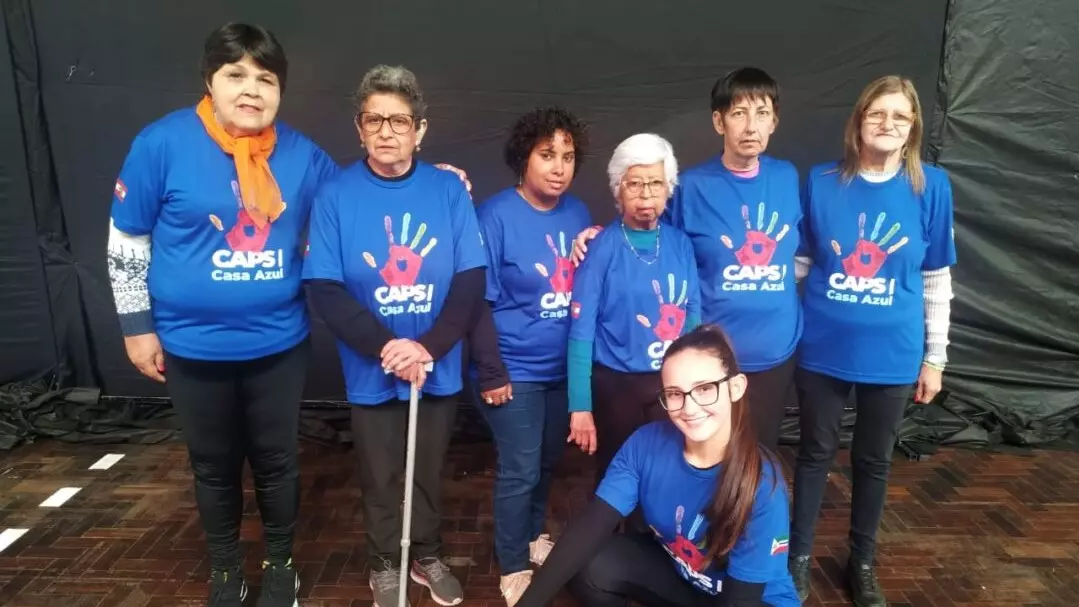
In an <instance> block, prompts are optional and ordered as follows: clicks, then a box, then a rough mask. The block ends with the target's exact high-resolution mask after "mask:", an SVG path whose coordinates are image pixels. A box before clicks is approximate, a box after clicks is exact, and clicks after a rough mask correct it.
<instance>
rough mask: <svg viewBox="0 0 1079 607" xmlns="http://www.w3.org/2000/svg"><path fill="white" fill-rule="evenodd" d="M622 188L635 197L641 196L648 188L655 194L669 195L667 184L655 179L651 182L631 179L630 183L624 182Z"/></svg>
mask: <svg viewBox="0 0 1079 607" xmlns="http://www.w3.org/2000/svg"><path fill="white" fill-rule="evenodd" d="M622 187H624V188H625V189H626V193H628V194H632V195H634V196H637V195H639V194H640V193H641V192H643V191H644V189H645V188H648V190H649V191H650V192H652V193H653V194H665V193H667V182H666V181H664V180H662V179H653V180H651V181H645V180H643V179H630V180H629V181H623V182H622Z"/></svg>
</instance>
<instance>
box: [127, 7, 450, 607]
mask: <svg viewBox="0 0 1079 607" xmlns="http://www.w3.org/2000/svg"><path fill="white" fill-rule="evenodd" d="M287 75H288V60H287V58H286V55H285V52H284V50H283V49H282V48H281V45H280V44H279V43H278V41H277V40H276V39H275V38H274V36H273V34H271V33H270V32H268V31H266V30H265V29H263V28H261V27H258V26H253V25H247V24H240V23H233V24H228V25H225V26H223V27H221V28H219V29H218V30H216V31H214V32H213V33H212V34H211V35H210V36H209V38H208V39H207V41H206V43H205V51H204V55H203V58H202V78H203V84H204V86H205V87H206V91H207V94H206V96H205V97H204V98H203V99H202V100H201V101H200V102H199V103H198V104H197V105H195V106H194V107H187V108H183V109H180V110H176V111H174V112H171V113H169V114H168V115H166V116H164V117H162V118H160V119H158V120H156V121H154V122H153V123H152V124H150V125H149V126H147V127H145V128H144V129H142V131H141V132H140V133H139V134H138V136H137V137H135V140H134V142H133V143H132V144H131V149H130V150H129V152H128V155H127V158H126V159H125V161H124V165H123V168H122V169H121V171H120V176H119V178H118V179H117V181H116V183H115V186H114V188H113V202H112V211H111V217H110V219H111V221H110V226H109V240H108V252H107V255H108V267H109V279H110V281H111V283H112V290H113V295H114V298H115V302H116V309H117V312H118V314H119V320H120V329H121V331H122V333H123V335H124V345H125V347H126V350H127V355H128V358H130V359H131V362H132V363H133V364H134V366H135V367H136V368H137V369H138V370H139V371H140V372H141V373H143V374H144V375H146V376H147V377H149V378H151V379H153V380H156V381H158V382H162V383H164V385H165V389H166V391H167V392H168V395H169V397H170V398H171V401H172V404H173V406H174V407H175V408H176V413H177V416H178V417H179V419H180V423H181V426H182V427H183V430H184V439H185V440H186V442H187V447H188V454H189V456H190V460H191V469H192V472H193V475H194V480H195V482H194V484H195V501H196V503H197V504H198V510H199V517H200V519H201V522H202V526H203V530H204V532H205V534H206V540H207V544H208V548H209V552H210V569H211V573H210V580H211V581H210V603H211V604H214V605H222V606H229V607H231V606H238V605H240V603H241V601H242V599H243V597H244V596H245V595H246V593H247V586H246V584H245V582H244V576H243V571H242V564H243V556H242V554H241V552H240V541H239V535H240V519H241V514H242V512H243V485H242V474H243V465H244V461H245V460H247V461H248V462H250V464H251V470H252V473H253V476H254V479H255V499H256V501H257V502H258V505H259V513H260V514H261V515H262V527H263V533H264V535H265V543H266V558H265V560H264V562H263V576H262V580H263V581H262V596H261V598H260V600H259V605H260V606H265V607H275V606H278V605H280V606H282V607H291V606H292V605H294V604H295V602H296V586H297V584H298V583H299V582H298V579H297V576H296V571H295V568H294V567H293V566H292V562H291V553H292V543H293V530H294V527H295V521H296V513H297V508H298V504H299V466H298V463H297V449H296V447H297V442H298V433H299V411H300V399H301V396H302V393H303V386H304V382H305V380H306V377H307V361H308V354H309V345H308V316H307V310H306V306H305V305H304V298H303V290H302V287H301V276H300V274H301V265H302V260H303V254H302V250H303V242H302V241H301V238H302V233H303V230H304V227H305V226H306V224H307V221H308V215H309V212H310V208H311V201H312V199H313V197H314V193H315V191H316V189H317V188H318V187H319V185H320V184H321V183H322V182H324V181H326V180H327V179H329V178H330V177H331V176H332V175H333V174H334V173H335V172H336V171H337V165H336V163H334V161H333V160H332V159H331V158H330V157H329V156H328V155H327V154H326V153H325V152H323V151H322V149H320V148H319V147H318V146H317V145H316V144H315V143H313V142H312V141H311V140H310V139H308V138H307V137H305V136H304V135H302V134H300V133H299V132H297V131H295V130H293V129H292V128H291V127H289V126H288V125H287V124H284V123H282V122H281V121H280V120H277V112H278V108H279V107H280V104H281V96H282V93H283V92H284V90H285V82H286V79H287ZM445 168H447V169H451V170H452V171H454V172H456V173H457V174H458V175H460V176H461V177H462V178H464V176H463V174H462V173H461V172H460V171H459V170H457V169H454V168H453V167H448V166H446V167H445ZM151 253H152V257H151Z"/></svg>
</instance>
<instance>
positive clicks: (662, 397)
mask: <svg viewBox="0 0 1079 607" xmlns="http://www.w3.org/2000/svg"><path fill="white" fill-rule="evenodd" d="M735 375H736V374H735V373H732V374H730V375H726V376H724V377H721V378H720V379H717V380H715V381H709V382H705V383H703V384H697V385H696V386H693V388H692V389H690V390H689V392H686V391H684V390H680V389H678V388H675V387H666V388H663V389H662V390H660V392H659V404H660V406H661V407H663V408H664V409H666V410H667V411H681V410H682V407H685V406H686V397H687V396H688V397H689V398H692V399H693V402H695V403H697V404H698V405H700V406H701V407H711V406H712V405H714V404H716V401H718V400H719V386H720V384H722V383H724V382H726V381H727V380H729V379H730V378H732V377H734V376H735Z"/></svg>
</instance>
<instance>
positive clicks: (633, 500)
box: [596, 425, 653, 516]
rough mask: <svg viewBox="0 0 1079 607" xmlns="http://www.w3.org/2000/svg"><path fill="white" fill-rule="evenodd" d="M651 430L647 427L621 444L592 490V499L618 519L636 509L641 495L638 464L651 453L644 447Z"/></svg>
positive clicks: (646, 445)
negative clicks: (608, 509) (600, 479)
mask: <svg viewBox="0 0 1079 607" xmlns="http://www.w3.org/2000/svg"><path fill="white" fill-rule="evenodd" d="M652 428H653V427H652V426H651V425H646V426H643V427H641V428H639V429H638V430H637V431H636V432H634V433H633V434H631V435H630V437H629V438H628V439H626V442H624V443H622V446H621V447H620V448H619V449H618V453H616V454H615V456H614V459H613V460H611V465H610V466H608V467H607V472H606V474H604V475H603V480H602V481H600V483H599V487H597V488H596V497H598V498H600V499H601V500H603V501H605V502H607V503H608V504H610V506H611V507H612V508H614V509H615V510H617V511H618V512H619V513H621V515H622V516H629V515H630V513H632V512H633V511H634V510H635V509H636V508H637V502H638V501H639V499H640V495H641V476H642V475H643V474H642V473H643V470H642V464H643V463H644V462H645V459H646V457H647V455H646V454H647V453H648V452H649V451H651V450H650V449H648V448H647V447H648V446H649V444H650V443H651V442H652V441H650V440H649V437H650V436H652V434H653V432H652Z"/></svg>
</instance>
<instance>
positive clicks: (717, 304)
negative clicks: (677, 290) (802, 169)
mask: <svg viewBox="0 0 1079 607" xmlns="http://www.w3.org/2000/svg"><path fill="white" fill-rule="evenodd" d="M678 179H679V181H680V184H679V186H678V188H676V189H675V192H674V196H673V198H672V199H671V201H670V203H669V204H668V205H667V211H666V214H667V216H668V218H669V220H670V222H671V223H672V225H674V226H675V227H677V228H678V229H680V230H683V231H684V232H685V233H686V234H687V235H688V236H689V237H690V239H691V240H692V241H693V250H694V253H695V254H696V257H697V267H698V268H699V270H700V281H701V308H702V310H701V321H702V322H705V323H713V324H717V325H719V326H720V327H722V328H723V330H724V331H725V332H726V333H727V334H728V336H729V337H730V339H731V342H732V345H733V346H734V352H735V356H737V358H738V364H739V365H740V366H741V368H742V369H743V370H745V371H764V370H767V369H770V368H772V367H775V366H777V365H779V364H781V363H782V362H784V361H786V360H787V359H788V358H790V357H791V355H792V354H794V351H795V350H796V349H797V347H798V339H799V338H800V337H801V335H802V308H801V305H800V304H799V302H798V290H797V287H796V284H795V277H794V254H795V252H796V251H797V250H798V246H799V240H800V238H799V236H800V232H801V223H802V208H801V204H800V201H799V188H798V170H797V169H796V168H795V167H794V165H793V164H791V163H789V162H787V161H785V160H777V159H775V158H771V157H769V156H761V158H760V170H759V171H758V173H757V175H756V176H754V177H739V176H737V175H735V174H733V173H731V172H730V170H728V169H727V167H725V166H723V162H722V160H721V159H720V158H719V157H716V158H713V159H712V160H709V161H707V162H705V163H703V164H700V165H698V166H696V167H693V168H690V169H688V170H686V171H684V172H683V173H682V174H681V175H679V178H678Z"/></svg>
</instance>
